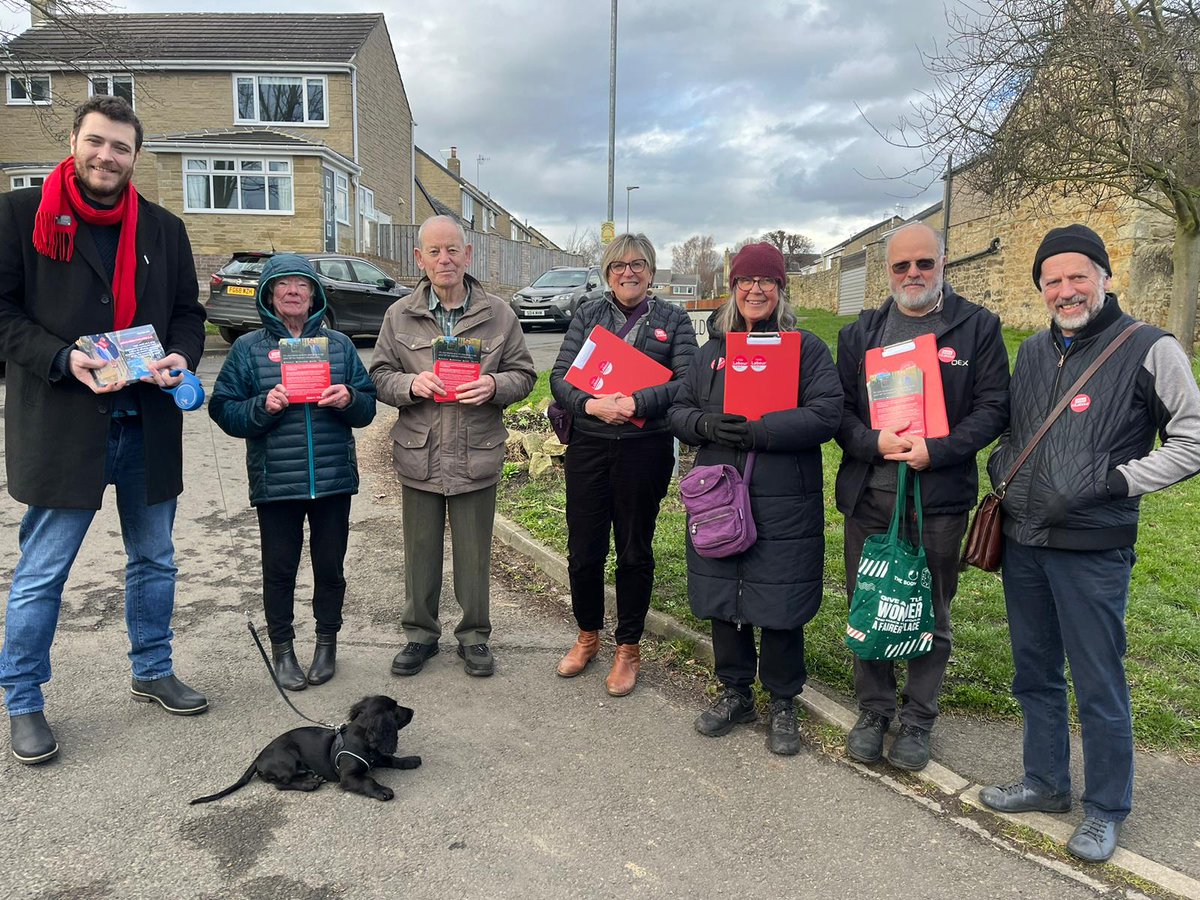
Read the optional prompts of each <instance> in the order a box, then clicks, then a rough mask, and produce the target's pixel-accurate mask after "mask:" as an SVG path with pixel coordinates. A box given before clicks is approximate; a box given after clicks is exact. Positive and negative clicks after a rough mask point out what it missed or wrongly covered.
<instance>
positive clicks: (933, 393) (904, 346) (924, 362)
mask: <svg viewBox="0 0 1200 900" xmlns="http://www.w3.org/2000/svg"><path fill="white" fill-rule="evenodd" d="M910 365H915V366H917V367H919V368H920V369H921V375H922V382H923V383H922V392H923V393H924V395H925V435H924V436H925V437H927V438H941V437H946V435H948V434H949V433H950V424H949V422H948V421H947V418H946V395H945V393H944V391H943V390H942V364H941V363H940V362H939V361H938V347H937V339H936V338H934V336H933V334H932V333H931V334H922V335H918V336H917V337H915V338H914V339H913V340H911V341H901V342H900V343H898V344H890V345H889V346H887V347H874V348H872V349H870V350H868V351H867V358H866V363H865V367H866V376H867V377H868V378H870V377H871V376H872V375H875V374H877V373H879V372H899V371H900V370H901V369H904V368H905V367H907V366H910ZM872 413H874V411H872ZM871 427H872V428H875V429H878V428H880V427H881V425H879V424H876V421H875V416H874V414H872V416H871Z"/></svg>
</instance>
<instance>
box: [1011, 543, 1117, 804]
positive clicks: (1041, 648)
mask: <svg viewBox="0 0 1200 900" xmlns="http://www.w3.org/2000/svg"><path fill="white" fill-rule="evenodd" d="M1135 558H1136V557H1135V555H1134V552H1133V548H1132V547H1122V548H1119V549H1115V550H1087V551H1083V550H1052V549H1050V548H1047V547H1028V546H1025V545H1023V544H1018V543H1016V542H1015V541H1012V540H1006V541H1005V544H1004V571H1003V575H1004V600H1005V605H1006V607H1007V608H1008V627H1009V632H1010V635H1011V638H1012V648H1013V663H1014V665H1015V667H1016V675H1015V676H1014V677H1013V696H1015V697H1016V698H1017V701H1018V702H1019V703H1020V704H1021V710H1022V712H1023V713H1024V714H1025V784H1026V785H1027V786H1028V787H1031V788H1034V789H1035V790H1038V791H1041V792H1043V793H1050V794H1066V793H1069V792H1070V790H1071V773H1070V754H1071V744H1070V737H1071V736H1070V731H1069V728H1068V720H1067V679H1066V676H1065V674H1064V670H1063V661H1064V657H1065V659H1066V660H1067V661H1068V662H1070V664H1071V680H1072V681H1073V682H1074V685H1075V699H1076V702H1077V705H1078V708H1079V724H1080V730H1081V731H1082V734H1083V775H1084V791H1083V810H1084V813H1085V814H1087V815H1094V816H1099V817H1100V818H1102V819H1108V820H1112V821H1122V820H1124V819H1125V817H1126V816H1128V815H1129V808H1130V805H1131V803H1132V800H1133V720H1132V715H1131V709H1130V703H1129V684H1128V682H1127V681H1126V680H1125V662H1124V658H1125V607H1126V601H1127V600H1128V596H1129V573H1130V570H1131V569H1132V568H1133V563H1134V560H1135Z"/></svg>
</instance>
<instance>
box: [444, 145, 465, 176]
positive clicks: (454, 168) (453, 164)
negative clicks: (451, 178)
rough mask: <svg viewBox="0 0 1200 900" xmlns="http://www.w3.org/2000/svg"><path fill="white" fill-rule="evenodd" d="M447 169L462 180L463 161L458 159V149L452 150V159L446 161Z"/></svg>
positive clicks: (452, 148)
mask: <svg viewBox="0 0 1200 900" xmlns="http://www.w3.org/2000/svg"><path fill="white" fill-rule="evenodd" d="M446 168H447V169H449V170H450V171H451V172H453V173H454V174H455V175H457V176H458V177H459V178H462V160H461V159H459V158H458V148H457V147H451V148H450V158H449V159H448V160H446Z"/></svg>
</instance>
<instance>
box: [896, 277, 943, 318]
mask: <svg viewBox="0 0 1200 900" xmlns="http://www.w3.org/2000/svg"><path fill="white" fill-rule="evenodd" d="M892 299H893V300H895V301H896V303H898V304H899V305H900V306H901V307H902V308H903V309H906V310H908V311H909V312H918V313H923V312H928V311H929V310H931V309H932V308H933V307H934V305H936V304H937V302H938V301H939V300H941V299H942V279H941V278H939V279H938V280H937V281H935V282H934V283H933V284H931V285H929V287H927V288H925V290H923V291H922V292H921V293H919V294H918V295H917V296H916V297H911V298H910V297H909V296H908V294H906V293H905V292H904V288H903V287H901V288H900V290H898V291H896V292H894V293H893V294H892Z"/></svg>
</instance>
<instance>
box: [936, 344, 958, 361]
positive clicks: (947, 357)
mask: <svg viewBox="0 0 1200 900" xmlns="http://www.w3.org/2000/svg"><path fill="white" fill-rule="evenodd" d="M957 358H958V354H957V353H955V352H954V348H953V347H943V348H942V349H941V350H939V351H938V359H940V360H941V361H942V362H954V360H956V359H957Z"/></svg>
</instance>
